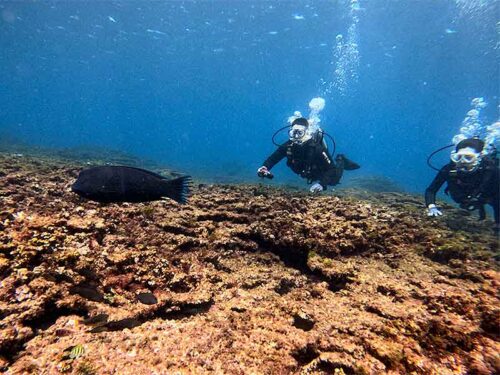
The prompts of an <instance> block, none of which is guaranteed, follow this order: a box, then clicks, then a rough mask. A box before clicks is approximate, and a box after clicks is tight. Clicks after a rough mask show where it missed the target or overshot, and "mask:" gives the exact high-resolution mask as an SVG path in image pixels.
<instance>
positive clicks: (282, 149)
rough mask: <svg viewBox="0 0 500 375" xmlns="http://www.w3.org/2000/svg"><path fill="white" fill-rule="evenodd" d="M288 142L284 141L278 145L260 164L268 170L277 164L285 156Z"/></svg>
mask: <svg viewBox="0 0 500 375" xmlns="http://www.w3.org/2000/svg"><path fill="white" fill-rule="evenodd" d="M288 144H289V142H286V143H284V144H282V145H281V146H279V147H278V149H277V150H276V151H274V152H273V153H272V154H271V155H270V156H269V157H268V158H267V159H266V160H265V161H264V163H263V164H262V166H264V167H266V168H267V169H268V170H271V168H272V167H274V166H275V165H276V164H278V163H279V162H280V161H281V160H282V159H283V158H284V157H285V156H286V149H287V148H288Z"/></svg>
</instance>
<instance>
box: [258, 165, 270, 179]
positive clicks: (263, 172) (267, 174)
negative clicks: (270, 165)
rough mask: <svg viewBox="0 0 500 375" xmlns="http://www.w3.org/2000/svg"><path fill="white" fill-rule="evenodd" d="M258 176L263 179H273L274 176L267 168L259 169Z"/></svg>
mask: <svg viewBox="0 0 500 375" xmlns="http://www.w3.org/2000/svg"><path fill="white" fill-rule="evenodd" d="M257 176H259V177H261V178H273V177H274V176H273V174H272V173H271V172H269V169H267V167H266V166H264V165H263V166H262V167H260V168H259V169H257Z"/></svg>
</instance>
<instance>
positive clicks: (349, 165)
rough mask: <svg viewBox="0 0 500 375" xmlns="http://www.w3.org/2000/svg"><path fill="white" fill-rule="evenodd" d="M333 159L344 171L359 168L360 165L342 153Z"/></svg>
mask: <svg viewBox="0 0 500 375" xmlns="http://www.w3.org/2000/svg"><path fill="white" fill-rule="evenodd" d="M335 161H336V162H337V163H339V164H341V165H342V166H343V167H344V169H345V170H346V171H353V170H355V169H359V168H361V166H360V165H359V164H358V163H355V162H353V161H352V160H349V159H347V158H346V157H345V155H344V154H338V155H337V157H336V158H335Z"/></svg>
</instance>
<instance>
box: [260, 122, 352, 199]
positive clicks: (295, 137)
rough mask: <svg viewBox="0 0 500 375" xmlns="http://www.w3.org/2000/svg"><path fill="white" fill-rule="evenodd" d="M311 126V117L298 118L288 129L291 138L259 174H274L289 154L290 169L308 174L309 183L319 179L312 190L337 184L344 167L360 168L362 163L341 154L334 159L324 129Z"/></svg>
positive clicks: (348, 168) (265, 162)
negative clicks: (324, 136) (278, 165)
mask: <svg viewBox="0 0 500 375" xmlns="http://www.w3.org/2000/svg"><path fill="white" fill-rule="evenodd" d="M308 130H310V129H309V122H308V121H307V119H306V118H304V117H299V118H296V119H295V120H294V121H293V122H292V125H291V129H290V132H289V133H288V134H289V140H288V141H287V142H285V143H284V144H282V145H281V146H279V147H278V149H277V150H276V151H274V152H273V153H272V154H271V156H269V157H268V158H267V159H266V161H264V163H263V165H262V167H260V168H259V169H258V170H257V175H258V176H259V177H267V178H273V175H272V173H271V172H270V170H271V169H272V168H273V167H274V166H275V165H276V164H277V163H278V162H280V161H281V160H282V159H283V158H285V157H286V158H287V165H288V166H289V167H290V169H291V170H292V171H294V172H295V173H297V174H298V175H300V176H301V177H303V178H306V179H307V181H308V183H309V184H311V183H313V182H314V181H318V182H316V183H314V184H313V185H312V186H311V188H310V189H309V190H310V191H311V193H319V192H321V191H323V190H326V189H327V187H328V185H330V186H334V185H337V184H338V183H339V181H340V179H341V177H342V174H343V172H344V170H348V171H349V170H354V169H358V168H359V165H358V164H356V163H354V162H352V161H350V160H349V159H347V158H346V157H345V156H344V155H341V154H339V155H337V157H336V158H335V160H333V158H332V156H331V155H330V153H329V152H328V149H327V147H326V144H325V141H324V140H323V132H322V131H320V130H319V131H316V132H310V131H308Z"/></svg>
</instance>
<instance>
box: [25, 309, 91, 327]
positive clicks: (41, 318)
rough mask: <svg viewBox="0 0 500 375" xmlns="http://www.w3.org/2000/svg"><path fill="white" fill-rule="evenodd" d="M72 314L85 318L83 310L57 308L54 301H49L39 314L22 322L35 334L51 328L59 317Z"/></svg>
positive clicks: (85, 312)
mask: <svg viewBox="0 0 500 375" xmlns="http://www.w3.org/2000/svg"><path fill="white" fill-rule="evenodd" d="M73 314H75V315H79V316H86V315H87V310H85V309H84V308H69V307H58V306H56V304H55V303H54V301H49V302H47V303H46V304H45V307H44V309H43V311H42V313H41V314H39V315H37V316H35V317H31V318H29V319H26V320H24V321H23V324H24V325H25V326H27V327H30V328H31V329H33V331H34V332H35V334H36V332H37V331H39V330H46V329H48V328H50V327H51V326H53V325H54V324H55V322H56V321H57V319H59V318H60V317H62V316H68V315H73Z"/></svg>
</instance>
